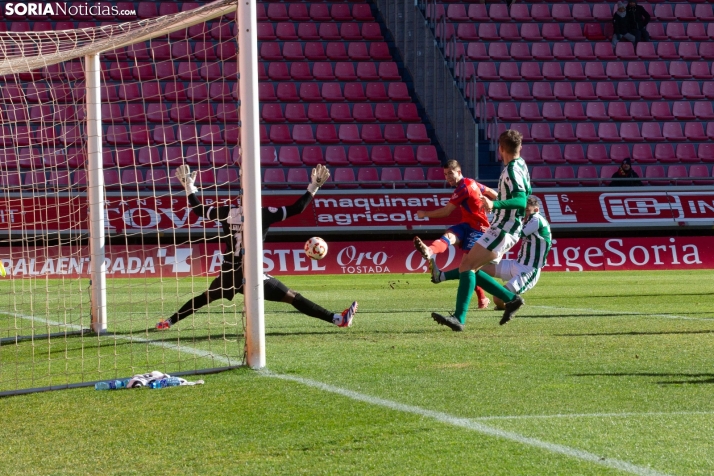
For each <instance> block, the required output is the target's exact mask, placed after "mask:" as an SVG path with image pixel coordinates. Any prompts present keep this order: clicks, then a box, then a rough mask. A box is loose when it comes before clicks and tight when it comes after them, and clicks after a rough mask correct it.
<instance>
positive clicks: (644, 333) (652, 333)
mask: <svg viewBox="0 0 714 476" xmlns="http://www.w3.org/2000/svg"><path fill="white" fill-rule="evenodd" d="M678 334H681V335H687V334H714V330H708V331H630V332H593V333H585V334H553V335H554V336H555V337H598V336H603V337H608V336H660V335H678Z"/></svg>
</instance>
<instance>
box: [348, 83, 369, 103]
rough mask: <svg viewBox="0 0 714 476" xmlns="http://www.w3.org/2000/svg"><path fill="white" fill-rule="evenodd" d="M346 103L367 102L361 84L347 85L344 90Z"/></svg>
mask: <svg viewBox="0 0 714 476" xmlns="http://www.w3.org/2000/svg"><path fill="white" fill-rule="evenodd" d="M344 96H345V101H348V102H358V101H365V100H367V97H366V96H365V95H364V89H363V88H362V83H361V82H354V83H345V90H344Z"/></svg>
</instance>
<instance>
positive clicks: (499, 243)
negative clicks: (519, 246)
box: [476, 227, 519, 263]
mask: <svg viewBox="0 0 714 476" xmlns="http://www.w3.org/2000/svg"><path fill="white" fill-rule="evenodd" d="M518 239H519V237H518V236H514V235H511V234H510V233H506V232H505V231H503V230H500V229H498V228H493V227H491V228H489V229H488V230H486V231H485V232H484V233H483V235H481V238H479V239H478V241H476V243H477V244H478V245H480V246H481V247H483V248H486V249H487V250H489V251H493V252H494V253H496V255H497V256H496V258H495V259H494V260H493V263H498V262H499V261H501V258H503V255H505V254H506V253H508V250H510V249H511V248H513V247H514V246H516V243H518Z"/></svg>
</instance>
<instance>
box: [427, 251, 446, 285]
mask: <svg viewBox="0 0 714 476" xmlns="http://www.w3.org/2000/svg"><path fill="white" fill-rule="evenodd" d="M429 271H431V282H432V283H434V284H439V283H440V282H442V281H443V279H442V278H443V276H442V274H443V273H442V272H441V270H440V269H439V267H438V266H437V265H436V258H435V257H434V256H433V255H432V257H431V258H429Z"/></svg>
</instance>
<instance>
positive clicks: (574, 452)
mask: <svg viewBox="0 0 714 476" xmlns="http://www.w3.org/2000/svg"><path fill="white" fill-rule="evenodd" d="M260 373H261V374H263V375H265V376H266V377H272V378H277V379H281V380H288V381H291V382H296V383H300V384H302V385H307V386H308V387H313V388H317V389H319V390H323V391H325V392H330V393H335V394H338V395H342V396H344V397H347V398H351V399H352V400H357V401H360V402H364V403H368V404H370V405H377V406H380V407H385V408H388V409H390V410H396V411H399V412H404V413H411V414H414V415H420V416H422V417H426V418H431V419H433V420H436V421H438V422H440V423H446V424H448V425H453V426H458V427H461V428H466V429H468V430H472V431H476V432H478V433H482V434H484V435H488V436H494V437H496V438H502V439H506V440H510V441H513V442H516V443H519V444H522V445H526V446H532V447H535V448H539V449H543V450H546V451H549V452H551V453H557V454H561V455H564V456H569V457H571V458H576V459H580V460H583V461H587V462H590V463H594V464H597V465H599V466H605V467H608V468H613V469H617V470H620V471H624V472H627V473H630V474H635V475H638V476H666V473H661V472H659V471H656V470H654V469H651V468H646V467H644V466H637V465H634V464H632V463H628V462H627V461H622V460H618V459H613V458H605V457H602V456H598V455H596V454H594V453H590V452H588V451H583V450H579V449H577V448H571V447H569V446H564V445H559V444H556V443H549V442H547V441H542V440H539V439H536V438H530V437H528V436H524V435H521V434H519V433H514V432H512V431H505V430H501V429H498V428H494V427H492V426H488V425H484V424H483V423H479V422H478V421H476V420H475V419H471V418H461V417H457V416H454V415H449V414H448V413H442V412H437V411H433V410H427V409H425V408H421V407H417V406H413V405H405V404H403V403H399V402H394V401H392V400H386V399H384V398H379V397H374V396H371V395H366V394H364V393H359V392H354V391H352V390H347V389H344V388H340V387H335V386H334V385H328V384H326V383H322V382H318V381H315V380H310V379H306V378H302V377H296V376H294V375H282V374H276V373H273V372H271V371H269V370H262V371H260Z"/></svg>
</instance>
